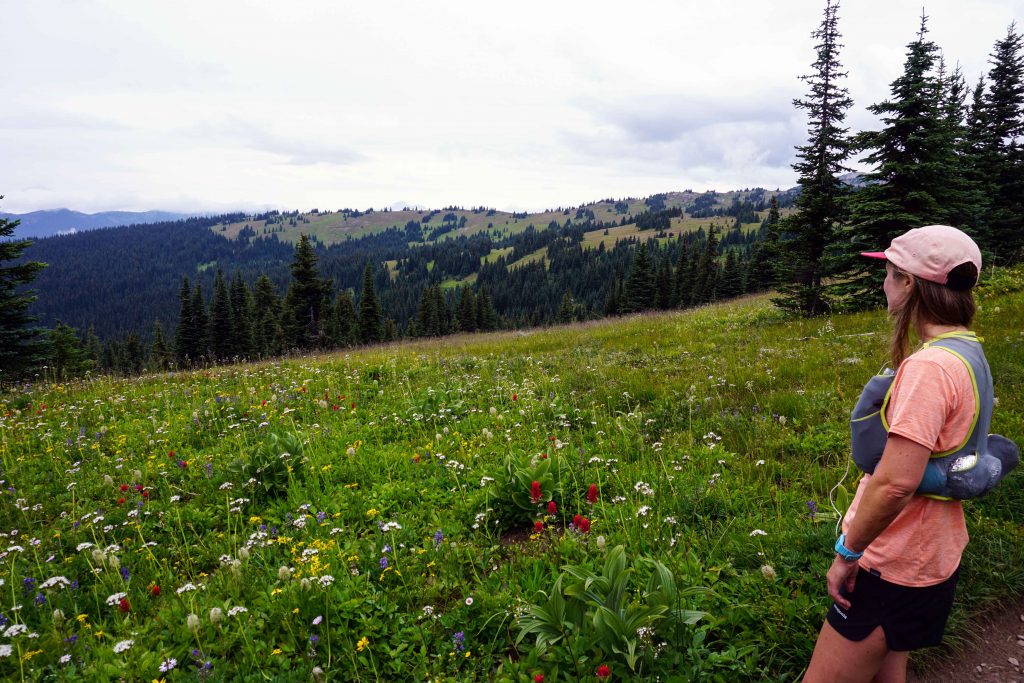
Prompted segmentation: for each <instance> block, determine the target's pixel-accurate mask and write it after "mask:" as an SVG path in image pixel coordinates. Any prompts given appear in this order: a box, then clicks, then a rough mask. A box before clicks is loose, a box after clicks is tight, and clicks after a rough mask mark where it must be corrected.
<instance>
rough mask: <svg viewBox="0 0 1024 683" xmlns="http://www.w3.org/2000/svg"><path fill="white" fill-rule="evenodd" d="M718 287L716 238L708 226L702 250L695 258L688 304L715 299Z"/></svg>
mask: <svg viewBox="0 0 1024 683" xmlns="http://www.w3.org/2000/svg"><path fill="white" fill-rule="evenodd" d="M717 287H718V238H717V237H715V229H714V227H709V228H708V237H707V239H706V240H704V250H703V251H702V252H701V255H700V259H699V260H697V269H696V273H695V274H694V277H693V293H692V294H691V296H690V305H691V306H699V305H701V304H706V303H709V302H711V301H714V300H715V290H716V288H717Z"/></svg>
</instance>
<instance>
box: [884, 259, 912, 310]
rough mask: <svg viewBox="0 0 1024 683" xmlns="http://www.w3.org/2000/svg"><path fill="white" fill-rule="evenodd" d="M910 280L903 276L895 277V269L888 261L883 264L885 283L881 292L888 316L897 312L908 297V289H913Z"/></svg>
mask: <svg viewBox="0 0 1024 683" xmlns="http://www.w3.org/2000/svg"><path fill="white" fill-rule="evenodd" d="M913 286H914V284H913V281H912V280H911V278H909V277H907V276H905V275H897V274H896V267H895V266H893V265H892V264H891V263H889V262H888V261H887V262H886V264H885V282H884V283H882V290H883V291H884V292H885V302H886V305H887V308H888V310H889V315H892V314H894V313H896V312H897V311H899V310H900V309H901V308H902V307H903V303H904V302H905V301H906V300H907V297H908V296H910V288H911V287H913Z"/></svg>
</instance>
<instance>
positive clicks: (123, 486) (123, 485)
mask: <svg viewBox="0 0 1024 683" xmlns="http://www.w3.org/2000/svg"><path fill="white" fill-rule="evenodd" d="M118 488H119V489H121V490H122V491H127V490H128V484H121V485H120V486H118Z"/></svg>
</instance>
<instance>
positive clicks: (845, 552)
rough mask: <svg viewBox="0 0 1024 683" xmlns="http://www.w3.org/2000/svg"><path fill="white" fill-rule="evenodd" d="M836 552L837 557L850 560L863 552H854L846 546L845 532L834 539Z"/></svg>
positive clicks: (853, 559) (858, 557) (855, 558)
mask: <svg viewBox="0 0 1024 683" xmlns="http://www.w3.org/2000/svg"><path fill="white" fill-rule="evenodd" d="M836 552H837V553H838V554H839V557H841V558H843V559H844V560H849V561H850V562H853V561H855V560H859V559H860V558H861V557H863V556H864V553H863V552H859V553H855V552H853V551H852V550H850V549H849V548H847V547H846V534H839V538H838V539H836Z"/></svg>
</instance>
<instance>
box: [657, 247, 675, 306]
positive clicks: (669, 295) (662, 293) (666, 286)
mask: <svg viewBox="0 0 1024 683" xmlns="http://www.w3.org/2000/svg"><path fill="white" fill-rule="evenodd" d="M654 297H655V301H656V304H657V306H658V308H660V309H661V310H663V311H664V310H668V309H669V308H671V307H672V299H673V291H672V263H671V262H670V260H669V257H668V255H665V256H664V257H662V258H661V260H660V262H659V264H658V271H657V273H656V274H655V276H654Z"/></svg>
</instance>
